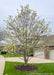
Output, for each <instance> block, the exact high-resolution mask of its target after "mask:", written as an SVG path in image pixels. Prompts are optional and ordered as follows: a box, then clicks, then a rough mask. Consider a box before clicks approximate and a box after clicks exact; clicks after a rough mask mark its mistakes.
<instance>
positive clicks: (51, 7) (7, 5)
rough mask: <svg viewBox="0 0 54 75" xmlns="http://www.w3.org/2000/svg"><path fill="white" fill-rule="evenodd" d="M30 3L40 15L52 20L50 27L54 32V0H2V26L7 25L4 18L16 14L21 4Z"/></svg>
mask: <svg viewBox="0 0 54 75" xmlns="http://www.w3.org/2000/svg"><path fill="white" fill-rule="evenodd" d="M26 4H29V7H30V8H31V9H33V10H35V11H37V13H38V15H39V16H41V17H42V18H45V20H46V22H48V21H50V22H51V23H50V26H49V27H50V28H51V29H52V32H54V0H0V27H2V28H4V27H5V26H6V24H5V22H4V21H3V20H6V19H7V17H8V15H13V16H14V15H16V14H17V12H16V9H19V10H20V5H24V6H25V5H26Z"/></svg>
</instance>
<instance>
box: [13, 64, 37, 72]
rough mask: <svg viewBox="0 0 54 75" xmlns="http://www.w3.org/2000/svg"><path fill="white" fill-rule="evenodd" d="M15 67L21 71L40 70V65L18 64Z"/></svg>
mask: <svg viewBox="0 0 54 75" xmlns="http://www.w3.org/2000/svg"><path fill="white" fill-rule="evenodd" d="M14 69H15V70H19V71H34V70H38V67H37V66H34V65H26V66H25V65H17V66H15V67H14Z"/></svg>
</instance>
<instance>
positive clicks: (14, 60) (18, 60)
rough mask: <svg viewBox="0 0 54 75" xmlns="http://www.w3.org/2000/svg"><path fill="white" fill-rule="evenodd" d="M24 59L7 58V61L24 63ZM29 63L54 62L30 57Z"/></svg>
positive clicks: (53, 61)
mask: <svg viewBox="0 0 54 75" xmlns="http://www.w3.org/2000/svg"><path fill="white" fill-rule="evenodd" d="M22 59H23V57H10V58H9V57H8V58H5V61H12V62H24V60H22ZM28 63H54V60H49V59H42V58H36V57H30V58H29V61H28Z"/></svg>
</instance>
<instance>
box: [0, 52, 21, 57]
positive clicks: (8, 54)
mask: <svg viewBox="0 0 54 75" xmlns="http://www.w3.org/2000/svg"><path fill="white" fill-rule="evenodd" d="M0 55H1V51H0ZM2 56H4V57H22V55H21V54H10V53H7V54H2Z"/></svg>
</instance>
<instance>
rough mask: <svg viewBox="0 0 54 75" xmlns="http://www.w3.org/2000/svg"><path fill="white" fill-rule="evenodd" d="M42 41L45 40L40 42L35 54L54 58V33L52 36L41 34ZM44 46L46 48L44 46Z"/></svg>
mask: <svg viewBox="0 0 54 75" xmlns="http://www.w3.org/2000/svg"><path fill="white" fill-rule="evenodd" d="M40 38H41V41H42V42H43V41H45V42H43V43H41V44H38V46H37V47H36V48H34V50H33V56H35V57H38V58H45V59H52V60H54V35H51V36H46V35H44V36H41V37H40ZM43 46H44V48H43Z"/></svg>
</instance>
